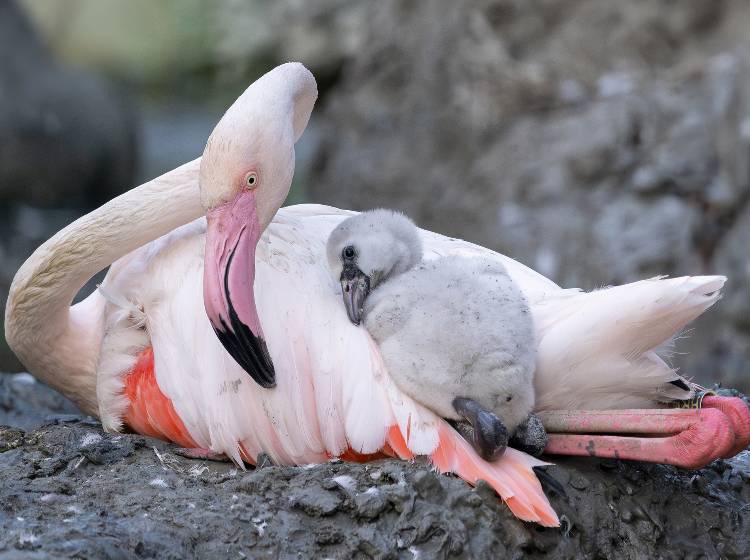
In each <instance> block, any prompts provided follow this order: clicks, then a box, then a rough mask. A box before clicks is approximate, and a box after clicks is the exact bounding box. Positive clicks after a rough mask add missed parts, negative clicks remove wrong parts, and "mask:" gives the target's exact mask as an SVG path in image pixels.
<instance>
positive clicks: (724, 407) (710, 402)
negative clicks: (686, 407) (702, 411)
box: [701, 396, 750, 459]
mask: <svg viewBox="0 0 750 560" xmlns="http://www.w3.org/2000/svg"><path fill="white" fill-rule="evenodd" d="M701 406H702V407H703V408H716V409H718V410H720V411H721V412H723V413H724V414H725V415H726V417H727V418H729V421H730V422H731V423H732V429H733V430H734V438H735V441H734V446H733V447H732V448H731V449H730V450H729V453H728V454H727V455H725V456H724V458H725V459H728V458H729V457H734V456H735V455H737V453H739V452H741V451H744V450H745V449H747V447H748V446H749V445H750V408H749V407H748V406H747V405H746V404H745V401H743V400H742V399H740V398H737V397H718V396H705V397H703V400H702V401H701Z"/></svg>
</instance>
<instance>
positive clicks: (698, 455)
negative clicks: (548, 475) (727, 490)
mask: <svg viewBox="0 0 750 560" xmlns="http://www.w3.org/2000/svg"><path fill="white" fill-rule="evenodd" d="M539 417H540V418H541V420H542V423H543V424H544V427H545V429H546V430H547V432H548V433H549V443H548V444H547V447H546V449H545V453H549V454H551V455H577V456H591V457H610V458H616V459H630V460H636V461H649V462H652V463H666V464H669V465H677V466H680V467H685V468H699V467H703V466H705V465H707V464H708V463H710V462H711V461H712V460H714V459H716V458H718V457H723V456H724V455H726V454H727V453H729V451H730V450H731V449H732V448H733V447H734V445H735V436H734V431H733V429H732V423H731V422H730V420H729V419H728V418H727V416H726V415H725V414H724V413H723V412H722V411H720V410H717V409H714V408H705V409H694V410H689V409H688V410H680V409H665V410H584V411H581V410H561V411H551V412H543V413H539ZM592 434H596V435H592ZM599 434H601V435H599ZM611 434H640V436H617V435H611ZM659 435H664V436H666V437H658V436H659Z"/></svg>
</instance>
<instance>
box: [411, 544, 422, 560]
mask: <svg viewBox="0 0 750 560" xmlns="http://www.w3.org/2000/svg"><path fill="white" fill-rule="evenodd" d="M409 552H411V557H412V558H415V559H416V558H419V557H420V556H422V553H421V552H420V551H419V549H418V548H417V547H416V546H410V547H409Z"/></svg>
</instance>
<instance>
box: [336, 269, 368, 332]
mask: <svg viewBox="0 0 750 560" xmlns="http://www.w3.org/2000/svg"><path fill="white" fill-rule="evenodd" d="M369 293H370V277H369V276H367V275H366V274H365V273H364V272H362V271H361V270H360V269H359V268H357V266H356V265H353V264H346V265H344V270H342V271H341V295H342V296H343V297H344V307H346V314H347V315H348V316H349V320H350V321H351V322H352V323H354V324H355V325H359V324H360V323H361V322H362V317H363V316H364V310H363V308H364V305H365V299H366V298H367V295H368V294H369Z"/></svg>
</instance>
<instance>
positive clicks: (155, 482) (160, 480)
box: [148, 478, 169, 488]
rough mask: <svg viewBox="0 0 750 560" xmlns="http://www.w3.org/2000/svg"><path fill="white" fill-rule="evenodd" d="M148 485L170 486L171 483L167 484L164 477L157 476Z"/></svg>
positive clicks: (155, 486) (156, 486) (157, 486)
mask: <svg viewBox="0 0 750 560" xmlns="http://www.w3.org/2000/svg"><path fill="white" fill-rule="evenodd" d="M148 485H149V486H153V487H154V488H169V484H167V483H166V482H165V481H164V479H163V478H155V479H153V480H152V481H151V482H149V483H148Z"/></svg>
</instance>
